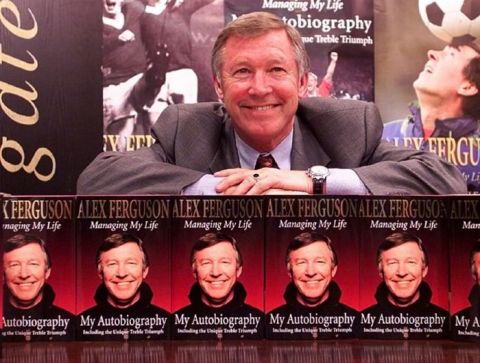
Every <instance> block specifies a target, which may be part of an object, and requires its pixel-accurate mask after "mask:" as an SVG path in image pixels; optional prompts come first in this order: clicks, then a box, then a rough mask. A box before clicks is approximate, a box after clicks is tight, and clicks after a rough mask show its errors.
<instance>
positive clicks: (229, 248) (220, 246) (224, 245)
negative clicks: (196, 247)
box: [195, 241, 237, 258]
mask: <svg viewBox="0 0 480 363" xmlns="http://www.w3.org/2000/svg"><path fill="white" fill-rule="evenodd" d="M236 252H237V251H236V250H235V248H233V245H232V244H231V243H230V242H228V241H222V242H218V243H216V244H214V245H212V246H208V247H206V248H204V249H202V250H200V251H196V252H195V256H197V257H201V258H209V257H218V256H220V257H221V256H223V255H229V256H230V255H233V254H236Z"/></svg>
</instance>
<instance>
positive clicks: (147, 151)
mask: <svg viewBox="0 0 480 363" xmlns="http://www.w3.org/2000/svg"><path fill="white" fill-rule="evenodd" d="M297 119H298V122H296V123H295V128H294V136H293V148H292V153H291V165H292V169H293V170H306V169H307V168H308V167H310V166H312V165H325V166H327V167H329V168H349V169H353V170H354V171H355V172H356V173H357V174H358V176H359V177H360V179H361V180H362V181H363V183H364V184H365V185H366V187H367V188H368V190H369V191H370V192H371V193H372V194H449V193H466V186H465V181H464V180H463V177H462V175H461V174H460V173H459V171H458V170H457V168H456V167H454V166H453V165H450V164H448V163H446V162H443V161H441V160H440V159H439V158H438V157H437V156H435V155H434V154H432V153H427V152H423V151H416V150H411V149H406V148H399V147H395V146H393V145H390V144H388V143H386V142H384V141H382V140H381V136H382V129H383V124H382V121H381V119H380V116H379V113H378V111H377V109H376V107H375V106H374V105H373V104H372V103H366V102H361V101H352V100H336V99H328V98H308V99H303V100H302V101H301V102H300V105H299V108H298V111H297ZM152 135H153V137H154V138H155V139H156V143H154V144H153V145H152V146H151V147H149V148H143V149H139V150H136V151H131V152H126V153H120V152H105V153H102V154H100V155H99V156H98V157H97V158H96V159H95V160H94V161H93V162H92V163H91V164H90V165H89V166H88V167H87V168H86V169H85V170H84V171H83V173H82V174H81V175H80V178H79V180H78V190H77V191H78V193H79V194H179V193H180V192H181V191H182V189H183V188H185V187H186V186H188V185H190V184H192V183H194V182H195V181H197V180H198V179H200V178H201V177H202V176H203V175H204V174H212V173H214V172H216V171H219V170H222V169H226V168H233V167H240V162H239V159H238V153H237V149H236V146H235V139H234V132H233V126H232V122H231V120H230V118H229V116H228V114H227V113H226V111H225V109H224V107H223V105H222V104H220V103H199V104H189V105H186V104H183V105H173V106H170V107H168V108H167V109H166V110H165V111H164V112H163V113H162V114H161V116H160V117H159V119H158V121H157V122H156V123H155V125H154V126H153V128H152Z"/></svg>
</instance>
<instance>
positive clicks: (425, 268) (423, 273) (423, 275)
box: [422, 266, 428, 278]
mask: <svg viewBox="0 0 480 363" xmlns="http://www.w3.org/2000/svg"><path fill="white" fill-rule="evenodd" d="M427 274H428V266H425V267H424V268H423V271H422V278H425V276H427Z"/></svg>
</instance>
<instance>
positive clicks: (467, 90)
mask: <svg viewBox="0 0 480 363" xmlns="http://www.w3.org/2000/svg"><path fill="white" fill-rule="evenodd" d="M457 93H458V94H459V95H461V96H467V97H468V96H475V95H476V94H477V93H478V88H477V86H475V84H473V83H472V82H470V81H467V80H465V81H463V82H462V83H461V84H460V86H459V87H458V89H457Z"/></svg>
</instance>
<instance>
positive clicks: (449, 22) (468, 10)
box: [418, 0, 480, 45]
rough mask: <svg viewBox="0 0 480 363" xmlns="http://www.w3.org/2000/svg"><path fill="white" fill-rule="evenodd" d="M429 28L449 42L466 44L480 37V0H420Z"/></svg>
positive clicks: (419, 5) (422, 13) (420, 6)
mask: <svg viewBox="0 0 480 363" xmlns="http://www.w3.org/2000/svg"><path fill="white" fill-rule="evenodd" d="M418 10H419V12H420V16H421V17H422V20H423V22H424V23H425V25H426V26H427V28H428V29H429V30H430V31H431V32H432V33H433V35H435V36H436V37H437V38H440V39H441V40H443V41H445V42H447V43H449V44H454V45H458V44H466V43H470V42H472V41H474V40H475V39H477V38H479V37H480V0H419V1H418Z"/></svg>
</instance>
